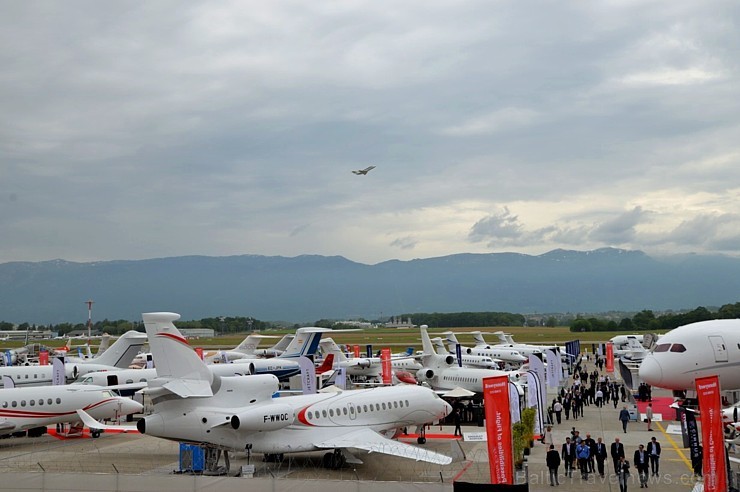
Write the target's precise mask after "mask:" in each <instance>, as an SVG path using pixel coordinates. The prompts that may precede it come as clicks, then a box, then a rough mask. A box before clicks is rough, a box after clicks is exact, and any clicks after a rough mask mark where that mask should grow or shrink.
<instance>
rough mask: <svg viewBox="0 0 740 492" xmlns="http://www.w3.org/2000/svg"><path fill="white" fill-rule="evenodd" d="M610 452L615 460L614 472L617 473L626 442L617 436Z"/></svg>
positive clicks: (623, 455)
mask: <svg viewBox="0 0 740 492" xmlns="http://www.w3.org/2000/svg"><path fill="white" fill-rule="evenodd" d="M609 454H610V455H611V457H612V461H613V462H614V473H617V470H618V467H619V459H620V458H624V457H625V454H624V444H622V443H621V442H619V438H618V437H615V438H614V442H613V443H612V445H611V449H610V450H609Z"/></svg>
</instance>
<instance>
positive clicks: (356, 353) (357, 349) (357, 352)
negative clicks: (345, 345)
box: [352, 345, 360, 359]
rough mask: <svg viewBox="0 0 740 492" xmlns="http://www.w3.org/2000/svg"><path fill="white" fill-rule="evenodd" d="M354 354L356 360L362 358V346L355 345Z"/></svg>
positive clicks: (353, 347)
mask: <svg viewBox="0 0 740 492" xmlns="http://www.w3.org/2000/svg"><path fill="white" fill-rule="evenodd" d="M352 352H353V353H354V354H355V358H356V359H359V358H360V346H359V345H353V346H352Z"/></svg>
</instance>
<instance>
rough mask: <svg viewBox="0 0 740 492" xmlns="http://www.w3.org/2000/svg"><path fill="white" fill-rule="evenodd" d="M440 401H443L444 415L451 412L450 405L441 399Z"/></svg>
mask: <svg viewBox="0 0 740 492" xmlns="http://www.w3.org/2000/svg"><path fill="white" fill-rule="evenodd" d="M442 403H444V416H445V417H446V416H448V415H449V414H451V413H452V405H450V404H449V403H447V402H446V401H442Z"/></svg>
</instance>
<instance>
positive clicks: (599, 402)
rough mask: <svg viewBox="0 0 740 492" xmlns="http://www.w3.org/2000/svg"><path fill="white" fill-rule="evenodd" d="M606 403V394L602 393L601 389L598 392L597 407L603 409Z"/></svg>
mask: <svg viewBox="0 0 740 492" xmlns="http://www.w3.org/2000/svg"><path fill="white" fill-rule="evenodd" d="M603 402H604V392H603V391H601V388H600V387H599V389H597V390H596V407H597V408H601V407H602V405H603Z"/></svg>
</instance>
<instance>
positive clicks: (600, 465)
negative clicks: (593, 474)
mask: <svg viewBox="0 0 740 492" xmlns="http://www.w3.org/2000/svg"><path fill="white" fill-rule="evenodd" d="M594 458H595V459H596V469H597V470H598V472H599V475H600V476H602V477H603V476H604V461H605V460H606V444H604V443H603V442H602V441H601V438H600V437H599V438H598V439H596V445H595V446H594Z"/></svg>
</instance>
